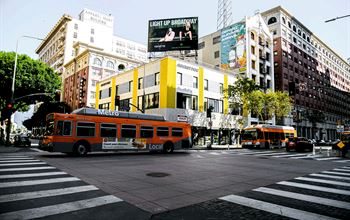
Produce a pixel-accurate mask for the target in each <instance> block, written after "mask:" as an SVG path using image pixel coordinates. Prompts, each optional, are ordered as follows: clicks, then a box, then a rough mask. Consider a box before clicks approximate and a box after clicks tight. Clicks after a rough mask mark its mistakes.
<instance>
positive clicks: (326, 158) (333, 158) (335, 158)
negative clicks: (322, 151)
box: [316, 157, 340, 161]
mask: <svg viewBox="0 0 350 220" xmlns="http://www.w3.org/2000/svg"><path fill="white" fill-rule="evenodd" d="M316 160H321V161H322V160H340V158H339V157H325V158H316Z"/></svg>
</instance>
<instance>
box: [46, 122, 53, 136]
mask: <svg viewBox="0 0 350 220" xmlns="http://www.w3.org/2000/svg"><path fill="white" fill-rule="evenodd" d="M54 127H55V121H53V120H48V121H47V122H46V129H45V135H46V136H51V135H53V134H54Z"/></svg>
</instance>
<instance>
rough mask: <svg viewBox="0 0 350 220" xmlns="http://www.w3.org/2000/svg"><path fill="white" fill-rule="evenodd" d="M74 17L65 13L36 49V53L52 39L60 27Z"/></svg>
mask: <svg viewBox="0 0 350 220" xmlns="http://www.w3.org/2000/svg"><path fill="white" fill-rule="evenodd" d="M71 20H72V17H71V16H70V15H68V14H64V15H63V16H62V17H61V18H60V19H59V20H58V22H57V23H56V24H55V26H54V27H53V28H52V29H51V31H50V32H49V33H48V34H47V35H46V37H45V39H44V40H43V41H42V42H41V43H40V45H39V46H38V48H37V49H36V50H35V53H37V54H39V53H40V52H41V50H42V49H43V48H44V47H45V46H46V45H47V44H48V43H49V42H50V40H51V39H52V38H53V37H54V36H55V34H56V33H57V32H58V31H59V29H60V28H61V27H62V26H63V25H64V24H65V23H66V22H68V21H71Z"/></svg>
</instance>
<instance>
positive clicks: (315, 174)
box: [310, 173, 350, 180]
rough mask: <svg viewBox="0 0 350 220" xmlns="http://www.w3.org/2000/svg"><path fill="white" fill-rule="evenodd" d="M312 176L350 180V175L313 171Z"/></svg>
mask: <svg viewBox="0 0 350 220" xmlns="http://www.w3.org/2000/svg"><path fill="white" fill-rule="evenodd" d="M310 176H318V177H326V178H331V179H338V180H350V177H342V176H332V175H324V174H318V173H312V174H310Z"/></svg>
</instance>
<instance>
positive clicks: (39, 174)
mask: <svg viewBox="0 0 350 220" xmlns="http://www.w3.org/2000/svg"><path fill="white" fill-rule="evenodd" d="M64 174H67V173H65V172H44V173H25V174H10V175H0V179H14V178H24V177H39V176H56V175H64Z"/></svg>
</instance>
